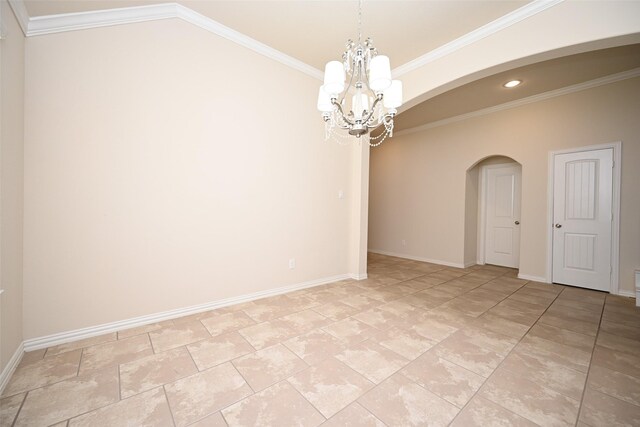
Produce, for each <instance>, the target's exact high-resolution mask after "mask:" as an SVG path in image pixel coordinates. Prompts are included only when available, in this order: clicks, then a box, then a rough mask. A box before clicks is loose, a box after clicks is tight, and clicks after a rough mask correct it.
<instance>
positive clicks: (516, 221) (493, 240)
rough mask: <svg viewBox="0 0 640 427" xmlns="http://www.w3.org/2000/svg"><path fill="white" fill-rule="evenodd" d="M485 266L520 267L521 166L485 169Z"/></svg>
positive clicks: (501, 166)
mask: <svg viewBox="0 0 640 427" xmlns="http://www.w3.org/2000/svg"><path fill="white" fill-rule="evenodd" d="M485 177H486V193H485V194H486V204H485V206H486V220H485V262H486V263H487V264H495V265H501V266H504V267H512V268H517V267H518V265H519V263H520V179H521V171H520V166H519V165H517V164H515V163H508V164H505V165H495V166H487V167H486V175H485Z"/></svg>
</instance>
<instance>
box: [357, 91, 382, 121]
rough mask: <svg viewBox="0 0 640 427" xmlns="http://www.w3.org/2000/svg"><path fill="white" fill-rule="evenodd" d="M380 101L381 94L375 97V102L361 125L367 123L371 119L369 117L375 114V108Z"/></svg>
mask: <svg viewBox="0 0 640 427" xmlns="http://www.w3.org/2000/svg"><path fill="white" fill-rule="evenodd" d="M381 100H382V94H380V95H378V96H376V100H375V101H373V105H372V106H371V111H369V114H367V117H365V118H363V119H362V123H367V122H368V121H369V119H371V117H372V116H373V113H375V112H376V106H377V105H378V103H379V102H380V101H381Z"/></svg>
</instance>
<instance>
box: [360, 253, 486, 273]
mask: <svg viewBox="0 0 640 427" xmlns="http://www.w3.org/2000/svg"><path fill="white" fill-rule="evenodd" d="M369 252H371V253H374V254H379V255H387V256H394V257H397V258H405V259H410V260H412V261H420V262H428V263H431V264H440V265H446V266H447V267H456V268H466V267H471V266H472V265H474V263H471V264H469V265H465V264H461V263H458V262H449V261H442V260H439V259H430V258H421V257H417V256H413V255H407V254H400V253H397V252H389V251H383V250H381V249H369Z"/></svg>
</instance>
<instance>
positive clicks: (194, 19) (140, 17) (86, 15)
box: [9, 0, 323, 80]
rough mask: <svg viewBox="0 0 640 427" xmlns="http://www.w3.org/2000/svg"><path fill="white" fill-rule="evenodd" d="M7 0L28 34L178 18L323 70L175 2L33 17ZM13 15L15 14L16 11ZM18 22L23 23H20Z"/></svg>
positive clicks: (17, 0)
mask: <svg viewBox="0 0 640 427" xmlns="http://www.w3.org/2000/svg"><path fill="white" fill-rule="evenodd" d="M9 1H10V2H11V4H12V6H13V7H14V11H15V10H19V11H22V12H21V13H22V15H21V16H22V17H26V20H25V21H24V27H23V30H24V32H25V35H26V36H27V37H32V36H39V35H45V34H54V33H61V32H66V31H76V30H86V29H90V28H99V27H108V26H113V25H122V24H131V23H136V22H146V21H157V20H160V19H171V18H178V19H182V20H183V21H186V22H188V23H190V24H193V25H195V26H197V27H200V28H202V29H203V30H206V31H209V32H210V33H213V34H216V35H218V36H220V37H222V38H224V39H227V40H229V41H232V42H234V43H237V44H239V45H240V46H243V47H246V48H248V49H251V50H253V51H254V52H256V53H259V54H261V55H264V56H266V57H267V58H270V59H273V60H275V61H278V62H280V63H282V64H284V65H286V66H289V67H291V68H293V69H295V70H298V71H301V72H303V73H305V74H307V75H309V76H311V77H313V78H315V79H318V80H322V76H323V74H322V71H320V70H318V69H317V68H315V67H312V66H311V65H309V64H306V63H304V62H302V61H300V60H298V59H295V58H293V57H291V56H289V55H287V54H285V53H283V52H280V51H279V50H277V49H274V48H272V47H269V46H267V45H266V44H264V43H261V42H259V41H257V40H255V39H252V38H251V37H249V36H246V35H244V34H242V33H240V32H238V31H236V30H233V29H231V28H229V27H227V26H224V25H222V24H221V23H219V22H217V21H214V20H213V19H211V18H208V17H206V16H204V15H202V14H200V13H198V12H196V11H194V10H192V9H189V8H188V7H185V6H182V5H180V4H177V3H162V4H155V5H147V6H135V7H124V8H118V9H107V10H96V11H90V12H77V13H63V14H59V15H47V16H34V17H32V18H29V16H28V14H27V11H26V9H25V8H24V3H23V2H22V0H9ZM16 15H18V13H17V12H16ZM19 20H20V19H19ZM21 25H23V24H22V22H21Z"/></svg>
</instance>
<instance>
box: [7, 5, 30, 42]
mask: <svg viewBox="0 0 640 427" xmlns="http://www.w3.org/2000/svg"><path fill="white" fill-rule="evenodd" d="M9 6H11V9H12V10H13V13H14V15H16V19H17V20H18V24H20V28H22V32H23V33H24V35H25V36H26V35H27V32H28V30H29V12H27V8H26V7H25V6H24V2H23V1H22V0H9Z"/></svg>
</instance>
